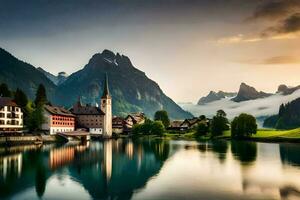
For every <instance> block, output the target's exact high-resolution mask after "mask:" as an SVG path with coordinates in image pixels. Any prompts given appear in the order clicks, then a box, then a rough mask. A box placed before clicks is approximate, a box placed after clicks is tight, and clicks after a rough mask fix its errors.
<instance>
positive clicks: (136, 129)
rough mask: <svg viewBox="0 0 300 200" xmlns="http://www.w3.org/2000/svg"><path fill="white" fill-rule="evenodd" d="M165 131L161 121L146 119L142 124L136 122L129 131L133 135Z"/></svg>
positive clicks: (156, 133)
mask: <svg viewBox="0 0 300 200" xmlns="http://www.w3.org/2000/svg"><path fill="white" fill-rule="evenodd" d="M164 132H165V127H164V125H163V123H162V122H161V121H154V122H152V121H151V120H147V121H146V122H145V123H144V124H136V125H134V126H133V128H132V131H131V133H132V134H134V135H137V134H144V135H162V134H163V133H164Z"/></svg>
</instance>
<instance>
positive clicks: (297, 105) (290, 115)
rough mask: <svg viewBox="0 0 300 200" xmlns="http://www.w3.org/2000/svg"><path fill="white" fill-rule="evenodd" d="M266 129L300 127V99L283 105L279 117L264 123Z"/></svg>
mask: <svg viewBox="0 0 300 200" xmlns="http://www.w3.org/2000/svg"><path fill="white" fill-rule="evenodd" d="M264 127H269V128H276V129H294V128H298V127H300V98H297V99H295V100H293V101H291V102H289V103H287V104H281V106H280V107H279V112H278V114H277V115H273V116H270V117H269V118H267V119H266V120H265V121H264Z"/></svg>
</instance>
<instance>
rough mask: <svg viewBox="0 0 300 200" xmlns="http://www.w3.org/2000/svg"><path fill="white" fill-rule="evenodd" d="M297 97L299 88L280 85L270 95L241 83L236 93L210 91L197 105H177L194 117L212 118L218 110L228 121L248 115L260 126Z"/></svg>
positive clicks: (299, 93)
mask: <svg viewBox="0 0 300 200" xmlns="http://www.w3.org/2000/svg"><path fill="white" fill-rule="evenodd" d="M234 94H235V95H234ZM299 97H300V86H296V87H288V86H286V85H280V86H279V87H278V90H277V91H276V92H275V93H273V94H271V93H266V92H258V91H257V90H256V89H255V88H253V87H251V86H249V85H247V84H245V83H241V85H240V88H239V91H238V92H237V93H234V92H230V93H226V92H222V91H221V92H213V91H211V92H210V93H209V94H208V95H207V96H206V97H202V98H200V100H199V101H198V103H197V105H195V104H186V103H182V104H179V105H181V107H183V108H184V109H185V110H187V111H190V112H191V113H193V114H194V115H195V116H199V115H202V114H204V115H206V116H207V117H212V116H213V115H214V114H215V113H216V111H217V110H219V109H223V110H224V111H225V112H226V113H227V116H228V118H229V119H233V118H234V117H235V116H237V115H239V114H240V113H243V112H244V113H250V114H252V115H254V116H255V117H256V118H257V120H258V122H259V123H260V126H262V123H263V121H264V119H266V118H267V117H269V116H272V115H275V114H277V113H278V109H279V106H280V105H281V104H282V103H284V104H286V103H288V102H291V101H293V100H295V99H297V98H299Z"/></svg>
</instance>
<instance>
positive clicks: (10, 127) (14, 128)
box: [0, 97, 23, 133]
mask: <svg viewBox="0 0 300 200" xmlns="http://www.w3.org/2000/svg"><path fill="white" fill-rule="evenodd" d="M22 129H23V112H22V110H21V108H20V107H19V106H18V105H17V104H16V103H15V102H14V101H13V100H12V99H11V98H8V97H0V133H1V132H2V133H6V132H21V131H22Z"/></svg>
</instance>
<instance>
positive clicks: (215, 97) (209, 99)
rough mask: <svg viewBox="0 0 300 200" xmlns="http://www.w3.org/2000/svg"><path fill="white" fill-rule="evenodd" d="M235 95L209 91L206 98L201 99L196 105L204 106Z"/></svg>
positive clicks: (233, 93) (234, 93)
mask: <svg viewBox="0 0 300 200" xmlns="http://www.w3.org/2000/svg"><path fill="white" fill-rule="evenodd" d="M236 95H237V93H236V92H223V91H219V92H214V91H210V92H209V94H208V95H207V96H205V97H201V98H200V99H199V101H198V103H197V104H198V105H204V104H206V103H210V102H214V101H218V100H221V99H224V98H230V97H234V96H236Z"/></svg>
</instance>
